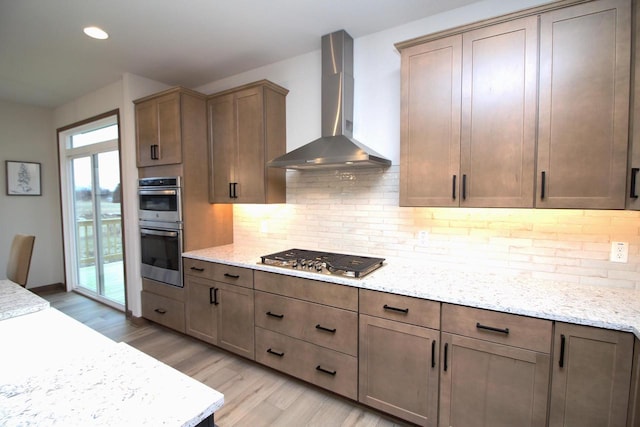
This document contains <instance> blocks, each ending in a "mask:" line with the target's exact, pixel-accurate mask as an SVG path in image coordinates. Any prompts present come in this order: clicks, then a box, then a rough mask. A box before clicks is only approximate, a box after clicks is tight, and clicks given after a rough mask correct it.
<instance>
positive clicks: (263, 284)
mask: <svg viewBox="0 0 640 427" xmlns="http://www.w3.org/2000/svg"><path fill="white" fill-rule="evenodd" d="M255 288H256V289H257V290H261V291H265V292H271V293H274V294H279V295H284V296H288V297H292V298H297V299H301V300H304V301H309V302H315V303H318V304H324V305H330V306H333V307H338V308H343V309H345V310H352V311H358V289H357V288H352V287H350V286H343V285H336V284H333V283H327V282H322V281H319V280H311V279H302V278H300V277H293V276H286V275H284V274H276V273H268V272H265V271H256V272H255Z"/></svg>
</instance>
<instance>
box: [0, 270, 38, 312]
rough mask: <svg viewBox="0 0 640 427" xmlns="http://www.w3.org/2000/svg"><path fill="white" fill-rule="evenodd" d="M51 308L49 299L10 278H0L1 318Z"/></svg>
mask: <svg viewBox="0 0 640 427" xmlns="http://www.w3.org/2000/svg"><path fill="white" fill-rule="evenodd" d="M46 308H49V301H47V300H46V299H44V298H40V297H39V296H38V295H36V294H34V293H33V292H31V291H29V290H27V289H25V288H23V287H22V286H20V285H18V284H17V283H14V282H12V281H11V280H8V279H1V280H0V320H4V319H10V318H12V317H16V316H22V315H24V314H29V313H34V312H36V311H40V310H44V309H46Z"/></svg>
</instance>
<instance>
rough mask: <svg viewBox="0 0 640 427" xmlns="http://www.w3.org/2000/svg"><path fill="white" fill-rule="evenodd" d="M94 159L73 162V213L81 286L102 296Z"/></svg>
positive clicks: (89, 157) (77, 159)
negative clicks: (99, 292) (99, 277)
mask: <svg viewBox="0 0 640 427" xmlns="http://www.w3.org/2000/svg"><path fill="white" fill-rule="evenodd" d="M91 163H92V157H91V156H87V157H80V158H76V159H73V163H72V173H73V177H72V178H73V212H74V219H75V221H74V222H75V225H76V227H75V236H76V238H75V247H76V251H75V252H76V268H77V271H76V276H77V285H78V286H81V287H82V288H85V289H87V290H90V291H92V292H96V293H97V292H98V287H97V284H98V280H97V276H98V272H97V269H96V256H95V255H96V247H95V246H96V245H95V243H96V242H95V239H94V236H95V227H94V218H95V209H94V204H93V177H92V169H93V168H92V167H91Z"/></svg>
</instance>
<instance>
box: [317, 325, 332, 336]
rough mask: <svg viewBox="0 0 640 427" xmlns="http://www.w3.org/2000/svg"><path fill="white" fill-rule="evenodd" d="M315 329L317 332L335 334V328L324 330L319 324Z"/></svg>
mask: <svg viewBox="0 0 640 427" xmlns="http://www.w3.org/2000/svg"><path fill="white" fill-rule="evenodd" d="M316 329H319V330H321V331H325V332H331V333H332V334H335V333H336V328H333V329H329V328H325V327H324V326H321V325H320V324H317V325H316Z"/></svg>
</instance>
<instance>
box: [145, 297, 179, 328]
mask: <svg viewBox="0 0 640 427" xmlns="http://www.w3.org/2000/svg"><path fill="white" fill-rule="evenodd" d="M141 297H142V316H143V317H145V318H147V319H149V320H151V321H153V322H156V323H159V324H161V325H164V326H166V327H168V328H172V329H175V330H176V331H179V332H182V333H185V325H184V303H183V302H181V301H176V300H174V299H171V298H167V297H164V296H162V295H156V294H154V293H151V292H147V291H142V293H141Z"/></svg>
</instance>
